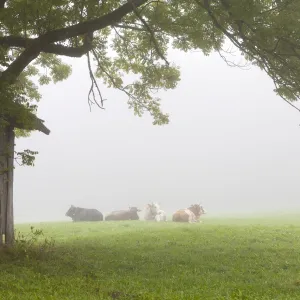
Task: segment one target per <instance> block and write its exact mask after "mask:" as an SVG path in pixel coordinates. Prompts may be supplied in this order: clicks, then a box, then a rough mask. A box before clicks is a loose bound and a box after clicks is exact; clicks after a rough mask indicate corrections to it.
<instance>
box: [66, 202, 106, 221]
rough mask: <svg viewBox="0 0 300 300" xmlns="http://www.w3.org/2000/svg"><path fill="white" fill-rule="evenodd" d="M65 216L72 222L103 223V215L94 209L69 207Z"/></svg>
mask: <svg viewBox="0 0 300 300" xmlns="http://www.w3.org/2000/svg"><path fill="white" fill-rule="evenodd" d="M66 216H67V217H70V218H71V219H72V220H73V222H84V221H92V222H96V221H103V214H102V213H101V212H100V211H99V210H97V209H94V208H82V207H76V206H74V205H71V207H70V208H69V210H68V211H67V212H66Z"/></svg>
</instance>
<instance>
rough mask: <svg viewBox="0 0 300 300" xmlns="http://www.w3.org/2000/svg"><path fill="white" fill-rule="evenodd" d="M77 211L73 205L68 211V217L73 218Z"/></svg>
mask: <svg viewBox="0 0 300 300" xmlns="http://www.w3.org/2000/svg"><path fill="white" fill-rule="evenodd" d="M75 211H76V207H75V206H74V205H71V207H70V208H69V210H68V211H67V212H66V217H70V218H72V217H73V216H74V214H75Z"/></svg>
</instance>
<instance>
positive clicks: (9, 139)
mask: <svg viewBox="0 0 300 300" xmlns="http://www.w3.org/2000/svg"><path fill="white" fill-rule="evenodd" d="M14 140H15V136H14V129H13V127H11V126H4V125H2V126H1V128H0V246H1V245H2V246H3V245H4V244H6V245H12V244H13V242H14V220H13V168H14Z"/></svg>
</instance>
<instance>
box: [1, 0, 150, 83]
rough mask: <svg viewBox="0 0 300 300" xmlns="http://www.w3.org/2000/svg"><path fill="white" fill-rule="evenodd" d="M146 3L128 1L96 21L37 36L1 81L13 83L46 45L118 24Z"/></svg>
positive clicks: (4, 73)
mask: <svg viewBox="0 0 300 300" xmlns="http://www.w3.org/2000/svg"><path fill="white" fill-rule="evenodd" d="M0 1H1V0H0ZM147 1H148V0H129V1H128V2H127V3H125V4H124V5H122V6H120V7H119V8H117V9H115V10H114V11H112V12H110V13H108V14H106V15H104V16H101V17H99V18H97V19H94V20H90V21H86V22H82V23H78V24H76V25H72V26H69V27H66V28H61V29H56V30H52V31H49V32H47V33H45V34H43V35H41V36H39V37H38V38H36V39H34V40H33V41H32V43H31V45H30V46H29V47H28V48H26V49H25V50H24V52H23V53H21V54H20V56H19V57H18V58H17V59H16V60H15V61H14V62H13V63H12V64H11V65H10V66H9V67H8V68H7V69H6V70H5V71H4V72H3V73H2V76H1V80H2V81H6V82H8V83H13V82H14V81H15V80H16V79H17V77H18V76H19V75H20V74H21V73H22V71H23V70H24V69H25V68H26V67H27V66H28V65H29V64H30V63H31V62H32V61H33V60H34V59H35V58H37V57H38V55H39V54H40V52H42V49H43V47H46V45H49V44H53V43H55V42H59V41H63V40H66V39H69V38H73V37H76V36H78V35H84V34H87V33H89V32H94V31H97V30H100V29H103V28H105V27H107V26H111V25H113V24H115V23H118V22H120V20H121V19H122V18H123V17H124V16H126V15H127V14H129V13H131V12H132V11H133V10H134V9H135V8H136V7H139V6H141V5H143V4H144V3H146V2H147ZM133 5H134V6H133ZM6 38H9V37H6ZM2 39H3V38H0V42H1V40H2Z"/></svg>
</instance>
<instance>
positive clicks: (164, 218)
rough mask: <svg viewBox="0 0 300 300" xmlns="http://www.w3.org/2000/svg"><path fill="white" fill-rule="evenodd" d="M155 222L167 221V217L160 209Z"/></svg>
mask: <svg viewBox="0 0 300 300" xmlns="http://www.w3.org/2000/svg"><path fill="white" fill-rule="evenodd" d="M155 221H156V222H166V221H167V215H166V213H165V212H164V211H163V210H162V209H159V210H158V211H157V214H156V216H155Z"/></svg>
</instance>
